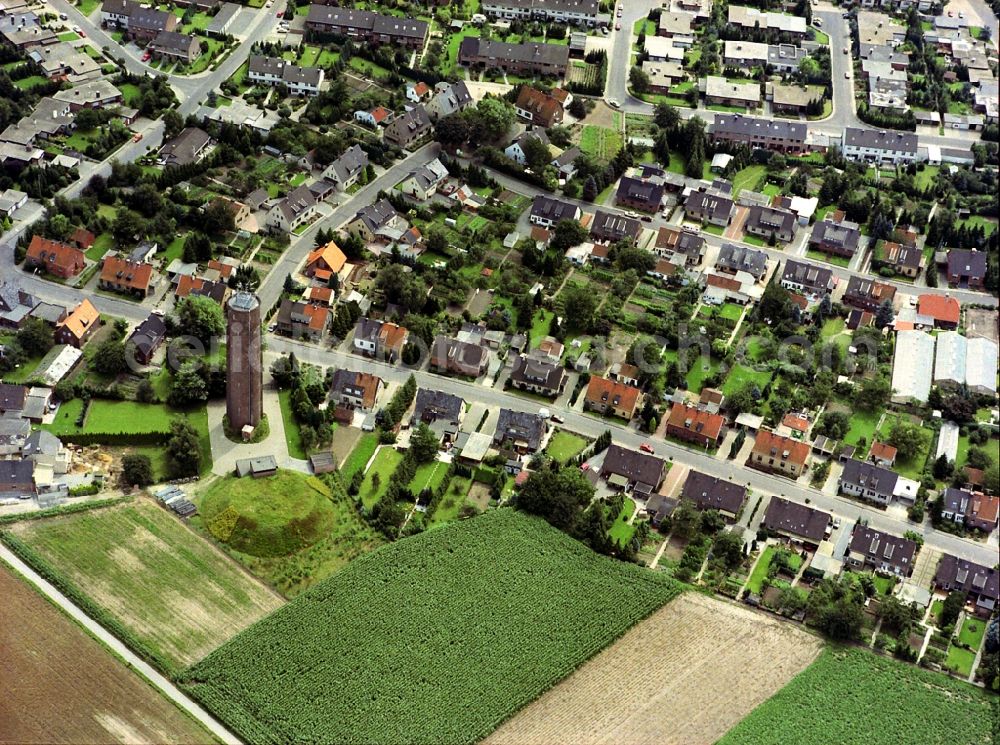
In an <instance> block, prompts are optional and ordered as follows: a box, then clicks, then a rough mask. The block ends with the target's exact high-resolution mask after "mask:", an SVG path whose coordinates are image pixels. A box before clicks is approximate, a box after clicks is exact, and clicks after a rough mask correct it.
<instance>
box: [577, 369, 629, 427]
mask: <svg viewBox="0 0 1000 745" xmlns="http://www.w3.org/2000/svg"><path fill="white" fill-rule="evenodd" d="M640 401H642V391H640V390H639V389H638V388H636V387H634V386H631V385H626V384H625V383H620V382H618V381H616V380H608V379H607V378H598V377H596V376H592V377H591V378H590V382H589V383H588V384H587V395H586V397H585V398H584V400H583V407H584V409H586V410H587V411H596V412H598V413H599V414H605V415H610V416H616V417H620V418H622V419H624V420H626V421H631V420H632V417H634V416H635V414H636V409H638V407H639V403H640Z"/></svg>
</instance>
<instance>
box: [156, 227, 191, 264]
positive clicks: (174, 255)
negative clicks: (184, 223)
mask: <svg viewBox="0 0 1000 745" xmlns="http://www.w3.org/2000/svg"><path fill="white" fill-rule="evenodd" d="M187 236H188V234H187V233H179V234H178V235H176V236H174V239H173V240H172V241H170V243H168V244H167V246H166V248H164V249H163V255H162V256H160V259H161V260H162V261H163V263H164V264H169V263H170V262H171V261H173V260H174V259H180V258H181V257H183V256H184V241H185V240H186V239H187Z"/></svg>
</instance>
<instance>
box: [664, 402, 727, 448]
mask: <svg viewBox="0 0 1000 745" xmlns="http://www.w3.org/2000/svg"><path fill="white" fill-rule="evenodd" d="M725 423H726V418H725V417H724V416H722V415H721V414H713V413H711V412H710V411H706V410H704V409H698V408H696V407H694V406H688V405H686V404H682V403H679V402H678V403H675V404H674V406H673V408H672V409H671V410H670V417H669V418H668V419H667V429H666V433H667V434H668V435H670V436H671V437H676V438H677V439H679V440H684V441H685V442H692V443H694V444H696V445H700V446H701V447H716V446H717V445H718V444H719V440H721V439H722V429H723V426H724V425H725Z"/></svg>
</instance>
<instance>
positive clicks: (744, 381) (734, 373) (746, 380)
mask: <svg viewBox="0 0 1000 745" xmlns="http://www.w3.org/2000/svg"><path fill="white" fill-rule="evenodd" d="M770 379H771V371H770V370H754V369H752V368H749V367H744V366H743V365H734V366H733V369H732V370H730V371H729V375H727V376H726V380H725V382H724V383H723V384H722V392H723V393H724V394H726V395H727V396H731V395H733V394H734V393H736V392H737V391H740V390H742V389H743V388H744V386H746V385H748V384H756V385H757V386H758V387H759V388H760V389H761V390H763V389H764V386H766V385H767V381H769V380H770Z"/></svg>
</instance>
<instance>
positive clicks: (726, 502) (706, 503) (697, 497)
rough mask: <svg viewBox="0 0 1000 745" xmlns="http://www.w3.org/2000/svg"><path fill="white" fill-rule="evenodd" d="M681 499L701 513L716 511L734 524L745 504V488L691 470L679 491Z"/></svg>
mask: <svg viewBox="0 0 1000 745" xmlns="http://www.w3.org/2000/svg"><path fill="white" fill-rule="evenodd" d="M681 499H684V500H687V501H688V502H690V503H691V504H693V505H694V506H695V507H696V508H697V509H698V510H699V511H701V512H704V511H705V510H717V511H718V513H719V514H720V515H722V516H723V517H724V518H725V519H726V521H727V522H735V520H736V518H737V516H738V515H739V514H740V510H742V509H743V503H744V502H746V499H747V488H746V487H745V486H743V485H741V484H734V483H732V482H731V481H726V480H725V479H720V478H718V477H716V476H709V475H708V474H707V473H702V472H701V471H694V470H692V471H689V472H688V476H687V480H686V481H685V482H684V487H683V489H681Z"/></svg>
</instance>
